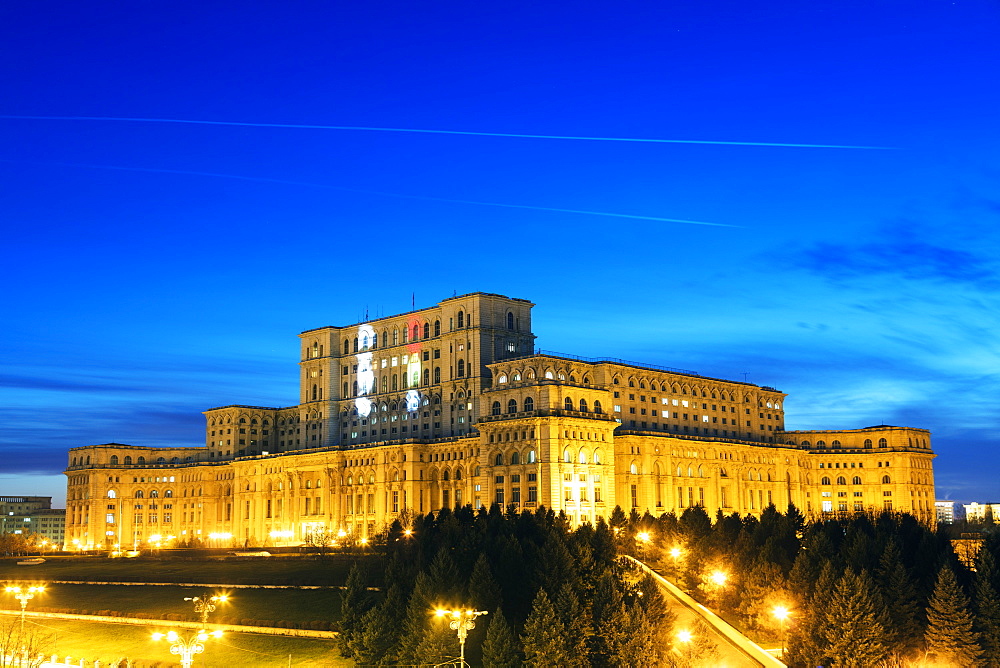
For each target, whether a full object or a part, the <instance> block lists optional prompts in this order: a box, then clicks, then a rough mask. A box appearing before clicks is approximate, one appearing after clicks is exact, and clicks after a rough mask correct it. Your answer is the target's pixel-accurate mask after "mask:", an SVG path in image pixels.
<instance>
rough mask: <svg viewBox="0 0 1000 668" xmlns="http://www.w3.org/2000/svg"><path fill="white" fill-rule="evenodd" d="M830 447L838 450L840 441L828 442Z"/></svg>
mask: <svg viewBox="0 0 1000 668" xmlns="http://www.w3.org/2000/svg"><path fill="white" fill-rule="evenodd" d="M830 447H831V448H839V447H840V441H837V440H833V441H831V442H830Z"/></svg>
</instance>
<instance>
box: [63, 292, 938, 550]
mask: <svg viewBox="0 0 1000 668" xmlns="http://www.w3.org/2000/svg"><path fill="white" fill-rule="evenodd" d="M532 306H533V304H531V303H530V302H528V301H526V300H524V299H512V298H509V297H505V296H502V295H496V294H485V293H473V294H467V295H461V296H456V297H452V298H450V299H446V300H444V301H442V302H441V303H439V304H437V305H436V306H433V307H431V308H426V309H421V310H417V311H413V312H410V313H405V314H401V315H396V316H391V317H384V318H378V319H375V320H372V321H369V322H364V323H361V324H356V325H350V326H346V327H333V326H331V327H320V328H317V329H310V330H307V331H305V332H303V333H301V334H300V335H299V339H300V349H301V361H300V362H299V367H300V372H299V374H300V391H299V402H298V404H296V405H294V406H289V407H287V408H268V407H263V406H244V405H235V404H234V405H229V406H222V407H219V408H212V409H210V410H207V411H205V420H206V425H205V430H206V431H205V440H206V445H205V447H177V448H150V447H140V446H133V445H121V444H118V443H109V444H105V445H92V446H86V447H78V448H73V449H72V450H71V451H70V453H69V462H68V464H69V467H68V468H67V470H66V475H67V477H68V497H67V498H68V500H67V517H66V522H67V542H68V543H70V544H72V545H78V546H80V547H85V546H95V547H96V546H104V545H108V544H123V545H134V544H139V543H143V542H145V541H147V539H148V538H149V537H150V536H164V537H165V536H175V537H176V538H177V540H178V541H188V540H190V539H192V538H197V539H200V540H204V541H209V537H213V540H215V541H216V542H225V544H230V543H233V544H253V545H267V544H273V543H275V542H300V541H303V540H307V539H308V538H309V537H310V534H316V533H320V532H322V533H324V534H334V533H339V532H342V531H343V532H346V533H347V534H349V535H353V536H355V537H365V536H368V535H371V534H373V533H374V532H377V531H379V530H380V529H381V528H382V527H384V526H385V524H386V523H387V522H391V521H392V519H394V518H395V517H397V516H399V515H400V514H401V513H404V512H406V511H409V512H410V513H427V512H429V511H435V510H438V509H440V508H443V507H453V506H457V505H465V504H472V505H473V506H474V507H477V508H478V507H481V506H483V505H487V506H488V505H490V504H492V503H494V502H495V503H498V504H500V505H501V506H503V507H510V506H513V507H515V508H517V509H521V510H530V509H533V508H536V507H538V506H540V505H544V506H546V507H549V508H552V509H554V510H556V511H565V512H566V514H567V515H568V516H569V518H570V519H571V521H572V522H573V523H582V522H593V521H595V520H596V518H597V517H599V516H604V517H608V516H609V515H610V514H611V511H612V510H613V509H614V507H615V506H616V505H620V506H621V507H622V508H623V509H625V510H626V512H628V511H629V510H631V509H634V510H637V511H638V512H640V513H641V512H644V511H647V510H648V511H649V512H651V513H653V514H654V515H658V514H660V513H663V512H666V511H675V512H681V511H683V509H684V508H687V507H690V506H695V505H701V506H704V507H705V508H706V510H707V511H708V512H709V513H710V514H714V513H715V511H716V509H718V508H721V509H722V510H723V511H724V512H726V513H731V512H738V513H741V514H742V513H759V512H760V511H761V510H762V509H763V508H765V507H766V506H767V505H768V504H769V503H774V504H775V505H777V506H778V507H779V508H782V509H783V508H784V507H785V505H786V504H788V503H789V502H792V503H794V504H795V505H796V506H798V507H799V508H800V509H801V510H802V511H803V512H805V513H806V514H807V515H811V516H817V515H820V514H823V513H832V514H837V513H851V512H856V511H864V510H882V509H892V510H900V511H908V512H911V513H913V514H915V515H916V516H918V517H919V518H920V519H921V520H923V521H926V522H933V521H934V517H935V515H934V480H933V472H932V469H931V460H932V459H933V457H934V455H933V453H932V452H931V449H930V434H929V432H928V431H927V430H925V429H914V428H909V427H894V426H888V425H879V426H876V427H866V428H863V429H851V430H845V431H834V430H827V431H808V432H802V431H786V430H785V413H784V402H785V395H784V394H783V393H782V392H779V391H778V390H776V389H774V388H772V387H763V386H758V385H753V384H751V383H746V382H739V381H732V380H720V379H716V378H708V377H705V376H700V375H698V374H696V373H692V372H689V371H682V370H679V369H668V368H662V367H656V366H652V365H640V364H634V363H631V362H625V361H622V360H615V359H582V358H577V357H572V356H566V355H559V354H546V353H544V352H536V351H535V347H534V346H535V337H534V335H533V334H532V333H531V308H532ZM220 536H221V537H222V538H219V537H220Z"/></svg>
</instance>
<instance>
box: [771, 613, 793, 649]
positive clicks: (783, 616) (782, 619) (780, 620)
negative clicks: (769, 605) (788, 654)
mask: <svg viewBox="0 0 1000 668" xmlns="http://www.w3.org/2000/svg"><path fill="white" fill-rule="evenodd" d="M771 614H773V615H774V616H775V617H776V618H777V619H778V623H779V625H780V627H781V656H782V658H784V656H785V620H786V619H788V616H789V615H790V614H792V613H791V612H789V610H788V608H786V607H785V606H783V605H777V606H775V607H774V610H772V611H771Z"/></svg>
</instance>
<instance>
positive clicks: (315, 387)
mask: <svg viewBox="0 0 1000 668" xmlns="http://www.w3.org/2000/svg"><path fill="white" fill-rule="evenodd" d="M355 385H357V383H355ZM318 391H319V390H318V388H317V386H316V385H313V391H312V400H313V401H316V393H317V392H318Z"/></svg>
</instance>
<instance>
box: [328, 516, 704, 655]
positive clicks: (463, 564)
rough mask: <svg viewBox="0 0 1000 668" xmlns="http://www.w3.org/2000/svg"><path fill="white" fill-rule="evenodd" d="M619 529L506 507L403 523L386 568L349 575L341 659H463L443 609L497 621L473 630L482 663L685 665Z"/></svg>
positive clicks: (388, 543)
mask: <svg viewBox="0 0 1000 668" xmlns="http://www.w3.org/2000/svg"><path fill="white" fill-rule="evenodd" d="M618 521H619V525H618V526H612V525H610V524H609V523H606V522H605V521H604V520H603V519H601V520H598V522H597V523H596V524H595V525H590V524H585V525H583V526H580V527H577V528H575V529H574V528H572V527H571V526H570V522H569V520H568V518H567V517H566V516H565V514H562V513H560V514H556V513H554V512H552V511H551V510H547V509H545V508H539V509H537V510H536V511H535V512H522V513H517V512H514V511H512V510H510V511H507V512H504V511H502V510H501V509H500V508H499V507H498V506H496V505H494V506H493V507H491V508H490V509H489V510H487V509H485V508H483V509H480V510H478V511H473V509H472V508H471V507H469V506H466V507H464V508H457V509H455V510H450V509H443V510H441V511H440V512H437V513H431V514H428V515H424V516H417V517H415V518H413V520H412V522H411V521H410V520H409V519H407V518H404V519H403V520H402V521H396V522H394V523H393V524H392V526H391V527H390V528H389V530H388V534H387V535H386V536H385V537H384V550H385V552H384V559H382V560H378V561H376V562H374V563H373V562H367V565H366V564H365V563H364V562H359V563H358V564H356V565H355V566H354V567H353V568H352V570H351V572H350V574H349V576H348V581H347V588H346V591H345V592H344V596H343V598H342V617H341V628H340V631H341V633H340V636H339V644H340V650H341V652H342V654H344V655H345V656H349V657H351V658H353V659H354V661H355V662H356V664H357V665H361V666H372V665H377V666H388V665H393V666H399V665H414V666H415V665H434V664H440V663H442V662H444V661H446V660H448V659H449V658H452V657H458V655H459V647H458V638H457V633H456V631H455V630H452V629H451V628H449V625H448V619H447V618H440V617H437V616H436V615H435V614H434V611H435V610H436V609H446V610H450V609H458V608H461V609H474V610H478V611H486V612H487V613H488V614H487V615H485V616H480V617H479V618H478V619H477V620H476V628H475V629H473V630H471V631H470V632H469V638H468V641H467V643H466V657H467V660H468V661H469V662H470V663H471V664H472V665H483V666H489V667H495V668H513V667H515V666H522V665H529V666H539V667H553V668H555V667H556V666H558V667H560V668H583V667H585V666H601V667H604V666H607V667H616V668H617V667H621V668H624V667H626V666H639V665H662V666H670V665H675V664H676V665H681V664H680V663H676V662H678V661H679V660H680V658H679V656H678V654H677V652H675V651H673V650H674V644H675V643H676V636H675V635H674V632H673V631H674V629H673V625H674V616H673V615H672V614H671V611H670V609H669V607H668V605H667V602H666V600H665V599H664V597H663V595H662V594H661V592H660V589H659V587H658V586H657V585H656V583H655V581H654V580H653V579H652V578H651V577H649V576H646V577H641V575H640V573H639V571H637V570H634V569H630V568H629V567H628V566H627V565H626V564H625V563H624V562H623V561H622V560H620V559H619V556H620V552H621V549H622V540H623V537H624V532H625V531H626V530H627V527H626V524H627V518H625V516H624V515H623V514H620V511H619V516H618ZM373 586H377V587H378V588H380V591H373V590H372V588H373ZM698 635H699V637H701V634H698ZM712 650H713V647H712V646H710V645H707V644H706V645H705V646H704V647H698V648H697V651H698V652H699V653H701V654H702V655H704V656H707V657H710V656H711V654H712ZM684 665H690V664H684Z"/></svg>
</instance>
